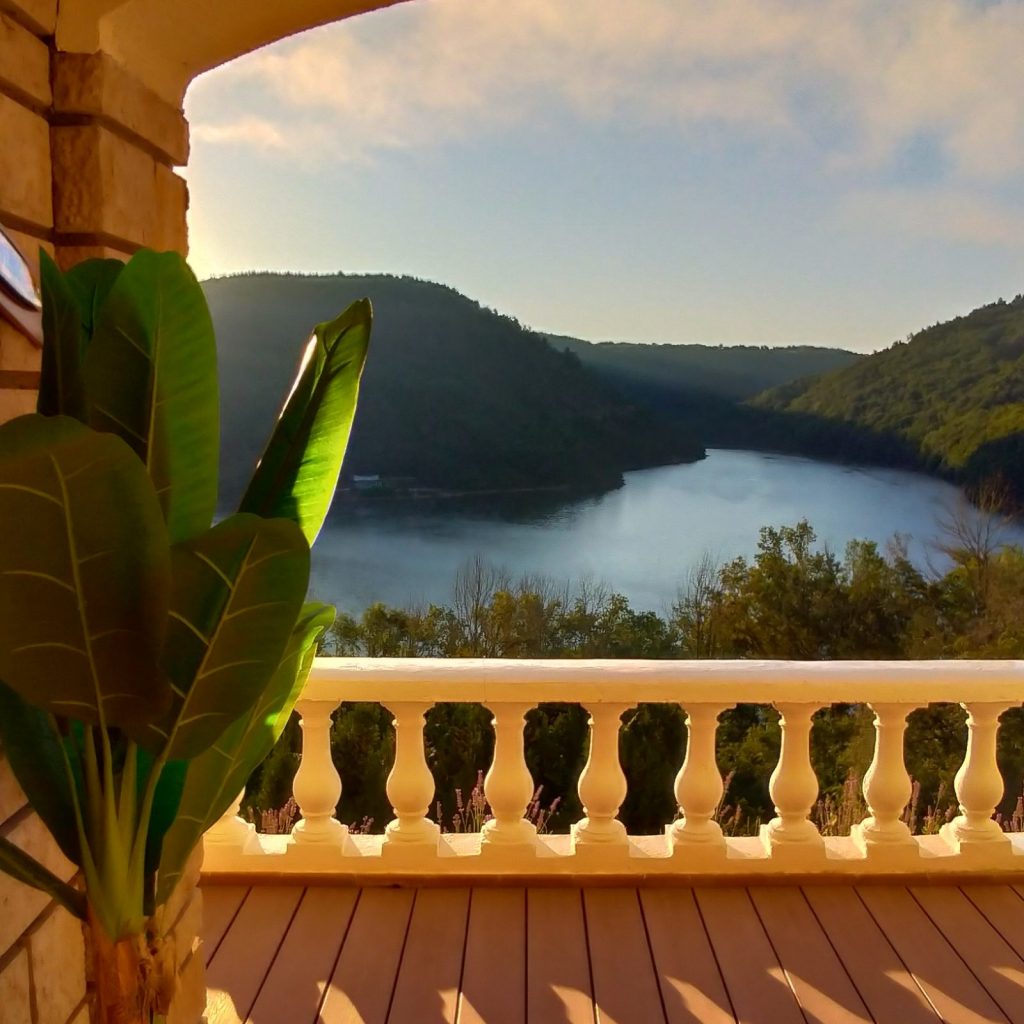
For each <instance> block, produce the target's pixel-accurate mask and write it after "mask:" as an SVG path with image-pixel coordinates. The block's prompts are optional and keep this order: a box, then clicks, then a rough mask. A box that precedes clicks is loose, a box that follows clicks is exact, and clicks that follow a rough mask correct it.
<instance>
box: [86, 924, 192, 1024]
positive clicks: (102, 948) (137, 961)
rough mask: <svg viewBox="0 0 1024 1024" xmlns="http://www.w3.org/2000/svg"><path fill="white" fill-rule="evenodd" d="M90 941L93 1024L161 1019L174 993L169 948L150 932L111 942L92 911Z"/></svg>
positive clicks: (143, 1023)
mask: <svg viewBox="0 0 1024 1024" xmlns="http://www.w3.org/2000/svg"><path fill="white" fill-rule="evenodd" d="M89 938H90V942H89V950H90V955H91V957H92V979H93V986H94V989H95V993H96V1017H95V1018H94V1020H95V1024H154V1022H156V1021H160V1020H162V1019H163V1018H164V1016H165V1015H166V1014H167V1011H168V1009H169V1007H170V1001H171V996H172V995H173V991H174V989H173V986H174V980H175V979H174V965H173V959H174V956H173V951H172V950H171V947H170V945H169V944H165V943H164V942H162V941H161V940H160V939H158V938H154V937H153V936H152V935H149V934H144V935H129V936H127V937H125V938H123V939H118V941H117V942H112V941H111V940H110V938H109V937H108V935H107V933H106V931H104V929H103V926H102V925H101V924H100V922H99V921H98V920H96V917H95V915H94V914H93V913H92V908H90V909H89ZM168 959H169V960H170V962H168Z"/></svg>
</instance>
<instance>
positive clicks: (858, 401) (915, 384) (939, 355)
mask: <svg viewBox="0 0 1024 1024" xmlns="http://www.w3.org/2000/svg"><path fill="white" fill-rule="evenodd" d="M752 404H753V406H754V407H755V408H756V409H758V410H760V411H762V412H765V413H774V414H783V415H784V418H783V421H782V422H783V423H785V422H786V421H788V420H790V419H792V422H793V423H799V422H807V421H817V422H824V423H828V424H833V425H836V424H843V425H848V426H850V427H853V428H855V429H857V430H859V431H861V432H868V433H870V434H871V435H873V436H874V437H875V438H876V439H877V441H878V446H879V451H878V453H879V454H880V455H882V456H883V458H882V460H881V461H885V459H884V455H885V452H886V450H887V449H889V448H890V447H891V450H892V451H893V452H898V451H906V450H907V449H909V450H910V451H911V452H912V453H913V456H914V458H915V460H916V462H917V464H918V465H919V466H921V467H922V468H924V469H927V470H929V471H931V472H935V473H938V474H941V475H944V476H947V477H949V478H951V479H954V480H957V481H958V482H960V483H962V484H964V485H965V486H966V487H967V489H968V491H969V492H971V493H973V494H974V495H975V496H978V495H979V494H980V493H981V492H982V491H986V490H987V491H995V492H998V493H1000V494H1001V495H1002V502H1003V504H1004V505H1005V506H1007V507H1010V508H1013V509H1016V510H1020V509H1022V508H1024V295H1019V296H1017V297H1016V298H1015V299H1014V300H1013V301H1012V302H1004V301H1003V300H1000V301H998V302H994V303H992V304H991V305H988V306H982V307H981V308H980V309H976V310H974V311H973V312H972V313H969V314H968V315H966V316H962V317H957V318H956V319H955V320H950V321H948V322H947V323H941V324H935V325H934V326H932V327H928V328H926V329H925V330H923V331H920V332H918V333H917V334H915V335H913V336H912V337H911V338H909V339H908V340H907V341H906V342H897V343H896V344H895V345H893V346H892V347H891V348H888V349H886V350H885V351H883V352H878V353H876V354H875V355H872V356H869V357H867V358H865V359H863V360H861V361H859V362H857V363H855V364H854V365H852V366H849V367H846V368H844V369H840V370H837V371H834V372H832V373H827V374H825V375H823V376H821V377H818V378H815V379H812V380H801V381H797V382H793V383H790V384H785V385H783V386H781V387H778V388H776V389H774V390H771V391H769V392H767V393H766V394H764V395H761V396H759V397H758V398H757V399H755V401H754V402H753V403H752ZM844 454H845V453H844V452H843V450H842V445H841V444H839V446H838V447H837V450H836V451H835V452H834V455H836V456H840V457H842V456H843V455H844Z"/></svg>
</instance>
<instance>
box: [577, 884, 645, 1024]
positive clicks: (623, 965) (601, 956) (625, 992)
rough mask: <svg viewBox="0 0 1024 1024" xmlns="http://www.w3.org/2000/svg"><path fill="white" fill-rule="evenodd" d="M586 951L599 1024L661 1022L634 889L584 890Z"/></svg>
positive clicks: (638, 902)
mask: <svg viewBox="0 0 1024 1024" xmlns="http://www.w3.org/2000/svg"><path fill="white" fill-rule="evenodd" d="M583 912H584V916H585V918H586V923H587V948H588V949H589V950H590V971H591V976H592V977H593V979H594V1005H595V1006H596V1007H597V1019H598V1021H600V1024H630V1022H632V1021H644V1022H645V1024H655V1021H664V1020H665V1014H664V1011H663V1010H662V1006H661V993H660V992H659V989H658V979H657V976H656V975H655V973H654V961H653V959H652V957H651V947H650V944H649V943H648V941H647V931H646V929H645V928H644V919H643V915H642V914H641V913H640V899H639V895H638V893H637V890H636V889H584V890H583Z"/></svg>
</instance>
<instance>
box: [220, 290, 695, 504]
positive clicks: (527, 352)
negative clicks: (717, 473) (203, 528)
mask: <svg viewBox="0 0 1024 1024" xmlns="http://www.w3.org/2000/svg"><path fill="white" fill-rule="evenodd" d="M203 287H204V290H205V292H206V297H207V300H208V302H209V304H210V310H211V313H212V316H213V321H214V325H215V327H216V330H217V339H218V355H219V361H220V373H221V390H222V419H223V430H222V434H223V445H222V449H223V450H222V459H221V461H222V479H223V480H224V481H225V488H224V494H223V495H222V500H224V501H230V500H232V499H233V498H234V497H236V496H237V495H238V493H239V492H240V490H241V488H242V487H243V486H244V482H245V480H246V479H247V476H248V472H249V468H250V467H251V466H252V465H253V463H254V462H255V460H256V459H257V458H258V456H259V453H260V451H261V449H262V445H263V443H264V441H265V439H266V430H267V424H268V423H269V422H272V420H273V417H274V416H275V415H276V413H277V411H278V409H279V407H280V403H281V400H282V397H283V395H284V393H285V392H286V390H287V387H288V384H289V382H290V381H291V378H292V375H293V373H294V370H295V365H296V361H297V358H298V355H299V353H300V351H301V346H302V342H303V340H304V339H305V337H307V336H308V332H309V330H310V328H311V327H312V325H313V324H315V323H318V322H320V321H322V320H326V319H328V318H330V317H332V316H334V315H336V314H337V313H338V312H339V311H340V310H341V309H343V308H344V307H345V306H347V305H348V304H349V303H350V302H351V301H353V300H354V299H356V298H359V297H362V296H364V295H365V296H368V297H369V298H370V300H371V301H372V303H373V306H374V316H375V320H374V334H373V344H372V346H371V350H370V356H369V359H368V361H367V366H366V371H365V375H364V378H363V389H362V394H361V398H360V404H359V411H358V414H357V417H356V422H355V425H354V428H353V434H352V440H351V444H350V448H349V454H348V457H347V459H346V464H345V472H346V475H347V476H349V477H351V476H352V475H354V474H380V475H381V476H383V477H401V478H405V479H406V480H407V481H408V483H410V484H412V483H414V484H415V485H416V486H418V487H425V488H438V489H445V490H489V489H515V488H532V487H568V488H573V489H578V490H607V489H609V488H612V487H616V486H618V485H619V484H621V482H622V473H623V471H624V470H627V469H634V468H640V467H645V466H652V465H664V464H668V463H673V462H682V461H690V460H694V459H698V458H701V457H703V454H704V451H703V448H702V446H701V445H700V444H699V442H697V441H696V440H695V439H694V438H693V436H692V435H691V434H689V433H688V432H687V431H685V429H683V428H682V427H680V426H679V425H678V424H674V423H671V422H669V421H667V420H666V419H665V418H664V417H662V416H660V415H659V414H657V413H656V412H654V411H652V410H651V409H650V408H649V407H647V406H645V405H643V404H641V403H639V402H637V401H635V400H632V399H630V398H626V397H623V396H622V395H620V394H618V393H617V392H615V391H614V390H613V389H611V388H609V387H608V386H607V385H606V384H605V383H603V382H602V381H601V380H599V379H598V378H597V377H596V376H595V375H594V374H592V373H591V372H590V371H588V370H587V369H586V368H585V367H584V366H583V365H582V363H581V362H580V360H579V359H578V358H577V357H576V356H574V355H572V354H570V353H565V352H560V351H557V350H555V349H554V348H553V347H552V346H551V345H549V344H548V342H547V340H546V339H545V338H543V337H542V336H541V335H539V334H535V333H533V332H531V331H528V330H526V329H524V328H523V327H522V326H521V325H520V324H519V323H517V322H516V321H515V320H513V319H511V318H509V317H506V316H501V315H499V314H498V313H496V312H494V311H493V310H489V309H485V308H483V307H481V306H480V305H479V304H478V303H476V302H474V301H472V300H471V299H468V298H466V297H465V296H464V295H460V294H459V293H458V292H456V291H454V290H453V289H451V288H448V287H445V286H442V285H437V284H431V283H429V282H426V281H420V280H415V279H412V278H405V277H391V276H385V275H372V276H355V275H346V274H335V275H331V276H303V275H290V274H264V273H260V274H246V275H240V276H236V277H226V278H217V279H213V280H210V281H207V282H205V283H204V285H203Z"/></svg>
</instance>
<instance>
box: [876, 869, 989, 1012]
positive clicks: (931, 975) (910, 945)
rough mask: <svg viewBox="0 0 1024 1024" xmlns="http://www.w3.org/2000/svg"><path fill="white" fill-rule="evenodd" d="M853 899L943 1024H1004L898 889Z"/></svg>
mask: <svg viewBox="0 0 1024 1024" xmlns="http://www.w3.org/2000/svg"><path fill="white" fill-rule="evenodd" d="M857 893H858V895H859V896H860V898H861V899H862V900H863V901H864V904H865V906H866V907H867V908H868V910H869V911H870V913H871V916H872V917H873V918H874V919H875V921H877V922H878V926H879V927H880V928H881V929H882V931H883V932H885V935H886V937H887V938H888V939H889V941H890V942H891V943H892V945H893V947H894V948H895V950H896V952H897V953H898V954H899V956H900V959H901V960H902V961H903V962H904V964H906V966H907V970H909V971H910V972H911V973H912V974H913V975H914V977H915V978H916V980H917V983H918V985H920V986H921V988H922V989H923V991H924V992H925V994H926V995H927V996H928V1000H929V1001H930V1002H931V1004H932V1006H934V1007H935V1009H936V1010H938V1012H939V1014H940V1016H941V1017H942V1019H943V1020H944V1021H945V1022H946V1024H981V1022H983V1021H984V1022H985V1024H989V1022H992V1021H1000V1022H1001V1021H1005V1019H1006V1018H1005V1017H1004V1016H1003V1014H1002V1013H1001V1012H1000V1010H999V1007H998V1006H996V1004H995V1003H994V1002H993V1001H992V997H991V996H990V995H989V994H988V993H987V992H986V991H985V989H984V988H982V986H981V985H980V984H979V983H978V979H977V978H975V977H974V975H973V974H971V972H970V971H969V970H968V969H967V967H966V965H965V964H964V962H963V960H961V959H960V957H959V956H958V955H957V954H956V952H955V951H954V950H953V948H952V947H951V946H950V945H949V943H948V942H947V941H946V940H945V939H944V938H943V937H942V933H941V932H940V931H939V930H938V929H937V928H936V927H935V925H933V924H932V922H931V921H930V920H929V918H928V916H927V914H925V912H924V911H923V910H922V909H921V908H920V907H919V906H918V905H917V903H916V902H914V898H913V897H912V896H911V895H910V893H909V892H908V891H907V890H906V889H905V888H903V887H902V886H896V885H888V886H886V885H865V886H858V888H857Z"/></svg>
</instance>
